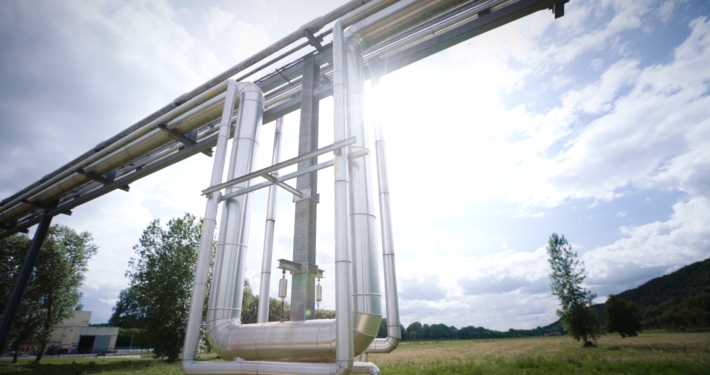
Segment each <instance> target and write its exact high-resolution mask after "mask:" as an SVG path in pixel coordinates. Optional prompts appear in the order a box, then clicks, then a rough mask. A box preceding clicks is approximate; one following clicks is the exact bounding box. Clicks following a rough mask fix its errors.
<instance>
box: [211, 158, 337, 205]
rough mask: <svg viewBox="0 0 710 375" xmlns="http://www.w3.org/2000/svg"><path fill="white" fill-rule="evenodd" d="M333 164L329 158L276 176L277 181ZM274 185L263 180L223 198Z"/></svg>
mask: <svg viewBox="0 0 710 375" xmlns="http://www.w3.org/2000/svg"><path fill="white" fill-rule="evenodd" d="M332 166H333V161H332V160H328V161H325V162H323V163H319V164H316V165H314V166H311V167H308V168H306V169H302V170H300V171H296V172H292V173H289V174H287V175H284V176H280V177H276V181H278V182H285V181H288V180H291V179H294V178H296V177H298V176H303V175H304V174H308V173H311V172H316V171H319V170H321V169H325V168H328V167H332ZM272 185H274V182H271V181H266V182H262V183H260V184H256V185H252V186H249V187H248V188H245V189H240V190H237V191H234V192H231V193H229V194H225V195H224V196H223V197H222V200H226V199H230V198H234V197H237V196H240V195H242V194H246V193H250V192H252V191H256V190H259V189H263V188H265V187H269V186H272Z"/></svg>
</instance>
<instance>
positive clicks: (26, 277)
mask: <svg viewBox="0 0 710 375" xmlns="http://www.w3.org/2000/svg"><path fill="white" fill-rule="evenodd" d="M56 206H57V202H56V201H55V202H53V203H52V204H50V205H48V206H47V208H45V210H44V213H43V214H42V219H41V220H40V222H39V226H37V232H35V236H34V238H32V244H30V249H29V250H28V251H27V256H26V257H25V261H24V262H23V263H22V269H21V270H20V275H19V276H18V277H17V282H15V287H14V288H12V293H11V294H10V300H9V301H8V302H7V306H5V312H4V313H3V314H2V321H1V322H0V353H2V352H3V351H4V350H5V344H7V338H8V337H9V336H10V329H11V328H12V323H13V321H14V320H15V315H16V314H17V309H18V308H19V307H20V302H22V297H23V296H24V295H25V291H26V290H27V284H28V283H29V281H30V276H31V275H32V271H33V270H34V267H35V264H36V263H37V257H38V256H39V250H40V248H42V244H43V243H44V239H45V238H46V237H47V232H48V231H49V225H50V224H51V223H52V216H50V215H49V214H48V213H49V211H50V209H52V208H54V207H56Z"/></svg>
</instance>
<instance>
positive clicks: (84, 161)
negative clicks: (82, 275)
mask: <svg viewBox="0 0 710 375" xmlns="http://www.w3.org/2000/svg"><path fill="white" fill-rule="evenodd" d="M368 2H369V1H368V0H351V1H349V2H347V3H345V4H343V5H341V6H340V7H338V8H337V9H335V10H333V11H331V12H329V13H328V14H326V15H324V16H322V17H318V18H316V19H314V20H312V21H310V22H308V23H306V24H305V25H303V26H301V28H299V29H298V30H296V31H294V32H292V33H290V34H289V35H287V36H285V37H284V38H282V39H280V40H278V41H277V42H275V43H273V44H272V45H270V46H269V47H267V48H265V49H263V50H261V51H259V52H257V53H256V54H254V55H253V56H251V57H249V58H248V59H246V60H244V61H242V62H241V63H239V64H237V65H235V66H233V67H231V68H230V69H228V70H226V71H225V72H223V73H221V74H219V75H218V76H216V77H214V78H212V79H211V80H209V81H207V82H205V83H204V84H202V85H200V86H199V87H197V88H195V89H193V90H192V91H190V92H188V93H185V94H183V95H181V96H180V97H179V98H177V99H175V100H174V101H173V102H172V103H170V104H168V105H166V106H164V107H163V108H161V109H159V110H158V111H156V112H154V113H152V114H151V115H149V116H147V117H145V118H144V119H142V120H140V121H138V122H137V123H135V124H133V125H131V126H130V127H129V128H128V129H126V130H124V131H122V132H120V133H118V134H116V135H115V136H113V137H111V138H110V139H108V140H106V141H104V142H101V143H100V144H98V145H97V146H96V147H95V148H94V149H93V150H89V151H88V152H86V153H84V154H83V155H81V156H79V157H78V158H76V159H74V160H72V161H71V162H69V163H67V164H66V165H64V166H62V167H61V168H60V169H58V170H57V171H55V172H52V173H51V174H50V175H48V176H47V177H45V178H43V179H42V180H40V181H37V182H36V183H34V184H32V185H30V186H29V187H27V188H25V189H23V191H21V192H20V193H18V194H16V195H15V196H14V197H13V198H12V199H11V200H10V201H8V202H6V203H4V204H2V206H0V213H2V214H0V222H2V221H3V220H4V212H3V211H5V210H7V209H9V208H13V209H14V208H15V207H13V206H15V205H17V204H18V203H20V202H21V201H22V200H24V199H27V198H28V197H30V196H32V195H34V194H37V193H39V192H41V191H42V190H44V189H46V188H47V187H48V186H50V185H52V184H54V183H55V182H57V181H59V180H61V179H63V178H65V177H67V176H69V175H71V174H74V171H75V170H76V169H77V168H83V167H84V166H86V165H88V164H89V163H91V162H92V161H95V160H97V159H99V158H101V157H103V156H105V155H106V154H107V153H109V152H112V151H113V150H115V149H117V148H119V147H121V146H123V145H125V144H126V143H127V142H130V141H132V140H135V138H134V137H135V135H136V133H138V134H139V135H140V134H144V133H145V131H143V130H142V129H144V127H145V126H146V124H155V125H157V124H159V123H162V122H164V120H161V119H162V118H163V117H164V116H165V115H169V116H174V115H175V114H179V113H181V111H182V110H183V107H185V108H186V109H190V108H192V107H191V106H192V105H194V103H195V101H197V102H199V101H201V100H204V98H209V97H211V96H212V95H214V93H219V92H222V91H224V90H225V89H226V82H227V80H228V78H229V77H232V76H234V75H235V74H237V73H239V72H241V71H244V70H245V69H247V68H249V67H251V66H253V65H255V64H257V63H259V62H260V61H263V60H264V59H266V58H267V57H269V56H271V55H273V54H275V53H276V52H278V51H280V50H282V49H283V48H285V47H287V46H289V45H290V44H292V43H294V42H296V41H297V40H299V39H301V38H304V37H305V35H304V33H303V30H304V29H308V30H309V31H310V32H312V33H315V32H316V31H318V30H320V29H321V28H322V27H323V26H325V25H327V24H329V23H331V22H333V21H335V20H336V19H338V18H340V17H342V16H344V15H347V14H348V13H352V12H353V11H354V10H356V9H358V8H366V7H365V6H363V4H366V3H368ZM372 3H383V2H379V1H374V2H372ZM358 20H359V19H357V18H353V19H352V21H351V22H357V21H358ZM296 51H297V49H292V50H290V51H289V52H291V53H292V52H296ZM286 56H287V54H284V55H282V57H286ZM176 111H177V112H176ZM105 150H106V151H105ZM25 206H27V205H25ZM25 208H28V207H25Z"/></svg>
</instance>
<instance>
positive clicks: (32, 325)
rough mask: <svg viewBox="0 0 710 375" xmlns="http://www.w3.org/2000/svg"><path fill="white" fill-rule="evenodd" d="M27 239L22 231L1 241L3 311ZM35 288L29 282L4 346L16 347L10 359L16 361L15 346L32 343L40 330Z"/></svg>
mask: <svg viewBox="0 0 710 375" xmlns="http://www.w3.org/2000/svg"><path fill="white" fill-rule="evenodd" d="M30 243H31V240H30V238H29V237H28V236H26V235H24V234H13V235H11V236H9V237H7V238H5V239H3V240H2V241H0V309H1V310H0V311H5V307H6V305H7V301H8V300H9V299H10V293H11V292H12V289H13V288H14V286H15V282H16V280H17V277H18V276H19V273H20V269H21V267H22V263H23V262H24V260H25V256H26V255H27V250H28V249H29V247H30ZM30 281H31V280H30ZM38 292H39V288H38V286H37V284H36V283H33V282H30V283H29V285H28V286H27V290H26V291H25V295H24V296H23V298H22V301H21V302H20V306H19V308H18V310H17V314H16V316H15V321H14V323H13V325H12V330H11V331H10V337H9V338H8V341H7V342H8V346H7V347H8V348H13V349H15V355H14V357H13V358H12V363H17V357H18V354H19V353H20V351H19V350H17V349H19V347H20V346H22V345H24V344H31V343H33V342H34V340H35V338H36V335H37V333H38V332H39V327H40V325H41V323H42V318H43V314H42V307H41V295H40V293H38Z"/></svg>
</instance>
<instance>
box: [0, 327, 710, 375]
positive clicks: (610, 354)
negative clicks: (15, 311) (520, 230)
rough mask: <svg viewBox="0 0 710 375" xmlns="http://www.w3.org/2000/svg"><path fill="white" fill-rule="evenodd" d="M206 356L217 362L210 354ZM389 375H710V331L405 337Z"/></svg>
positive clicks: (171, 374) (97, 365) (137, 370)
mask: <svg viewBox="0 0 710 375" xmlns="http://www.w3.org/2000/svg"><path fill="white" fill-rule="evenodd" d="M203 359H207V360H218V359H215V358H214V356H208V357H206V358H203ZM370 360H371V361H373V362H374V363H376V364H377V365H378V366H379V367H380V370H381V371H382V374H383V375H390V374H392V375H400V374H401V375H404V374H425V375H426V374H444V375H447V374H481V375H484V374H485V375H489V374H492V375H498V374H500V375H506V374H529V375H534V374H553V375H555V374H560V375H561V374H565V375H566V374H583V375H586V374H628V375H636V374H639V375H641V374H678V375H681V374H682V375H686V374H688V375H701V374H710V333H670V334H669V333H653V334H642V335H641V336H639V337H632V338H626V339H621V338H620V337H618V336H612V335H607V336H604V337H602V338H601V339H600V340H599V346H598V347H597V348H593V349H583V348H581V347H580V345H579V343H577V342H575V341H573V340H572V339H570V338H569V337H545V338H542V337H541V338H526V339H504V340H467V341H464V340H461V341H459V340H452V341H439V342H436V341H420V342H404V343H402V344H401V345H400V347H399V348H398V349H397V350H395V351H394V352H392V353H389V354H379V355H371V356H370ZM30 362H31V360H26V359H25V360H20V363H18V364H17V365H12V364H11V363H10V361H6V360H3V361H0V373H2V374H23V375H30V374H37V375H45V374H66V375H79V374H102V375H128V374H139V375H158V374H161V375H181V374H182V370H181V369H180V365H179V363H171V364H169V363H166V362H163V361H157V360H152V359H118V358H101V357H100V358H76V359H73V358H59V359H55V358H47V359H44V360H43V362H44V363H45V364H44V365H42V366H38V367H35V366H31V365H30Z"/></svg>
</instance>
